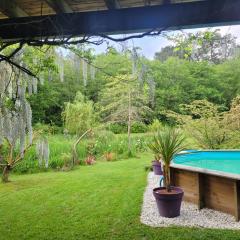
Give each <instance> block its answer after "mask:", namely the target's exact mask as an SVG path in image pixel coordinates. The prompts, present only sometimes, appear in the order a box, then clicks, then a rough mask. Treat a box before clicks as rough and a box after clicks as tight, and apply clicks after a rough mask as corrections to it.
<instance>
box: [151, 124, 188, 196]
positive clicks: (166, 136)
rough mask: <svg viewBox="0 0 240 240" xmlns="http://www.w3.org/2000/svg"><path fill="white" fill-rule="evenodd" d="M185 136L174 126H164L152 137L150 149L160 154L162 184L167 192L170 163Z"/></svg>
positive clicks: (181, 148)
mask: <svg viewBox="0 0 240 240" xmlns="http://www.w3.org/2000/svg"><path fill="white" fill-rule="evenodd" d="M184 140H185V138H184V137H183V136H182V134H181V133H180V132H179V131H178V130H177V129H174V128H169V127H168V128H164V129H163V130H162V131H158V132H157V134H156V135H155V136H154V138H153V143H152V144H151V149H152V150H153V151H154V153H155V154H156V153H157V155H161V156H162V162H163V175H164V185H165V187H166V189H167V191H168V192H170V191H171V182H170V164H171V161H172V159H173V157H174V155H175V154H177V153H178V152H180V151H182V150H183V149H184V146H183V142H184Z"/></svg>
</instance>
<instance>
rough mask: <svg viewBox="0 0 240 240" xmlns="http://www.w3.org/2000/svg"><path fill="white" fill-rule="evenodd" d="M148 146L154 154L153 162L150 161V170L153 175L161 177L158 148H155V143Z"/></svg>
mask: <svg viewBox="0 0 240 240" xmlns="http://www.w3.org/2000/svg"><path fill="white" fill-rule="evenodd" d="M148 146H149V148H150V149H151V150H152V151H153V153H154V160H153V161H152V169H153V172H154V174H155V175H163V171H162V165H161V154H159V151H158V147H157V146H156V142H155V141H153V142H152V143H150V144H149V145H148Z"/></svg>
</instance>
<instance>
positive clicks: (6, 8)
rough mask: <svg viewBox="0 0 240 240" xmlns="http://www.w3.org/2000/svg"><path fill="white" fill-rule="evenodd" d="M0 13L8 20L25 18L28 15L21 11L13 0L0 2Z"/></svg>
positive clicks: (1, 0) (0, 0)
mask: <svg viewBox="0 0 240 240" xmlns="http://www.w3.org/2000/svg"><path fill="white" fill-rule="evenodd" d="M0 11H1V12H2V13H4V14H5V15H6V16H8V17H10V18H16V17H27V16H28V14H27V13H26V12H25V11H24V10H23V9H21V8H20V7H19V6H18V5H17V4H16V3H15V1H14V0H11V1H10V0H0Z"/></svg>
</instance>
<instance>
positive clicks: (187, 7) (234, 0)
mask: <svg viewBox="0 0 240 240" xmlns="http://www.w3.org/2000/svg"><path fill="white" fill-rule="evenodd" d="M239 12H240V1H239V0H206V1H194V2H184V3H178V4H166V5H156V6H151V7H138V8H121V9H118V10H113V11H110V10H106V11H94V12H81V13H75V12H74V13H64V14H57V15H49V16H38V17H25V18H10V19H2V20H0V38H1V40H2V41H3V42H7V41H10V40H21V39H30V38H36V37H57V36H59V37H60V38H61V37H62V36H81V35H94V34H99V33H104V34H114V33H115V34H120V33H121V34H122V33H131V32H132V33H134V32H142V31H149V30H152V29H168V30H170V29H183V28H197V27H207V26H226V25H233V24H239V23H240V14H239Z"/></svg>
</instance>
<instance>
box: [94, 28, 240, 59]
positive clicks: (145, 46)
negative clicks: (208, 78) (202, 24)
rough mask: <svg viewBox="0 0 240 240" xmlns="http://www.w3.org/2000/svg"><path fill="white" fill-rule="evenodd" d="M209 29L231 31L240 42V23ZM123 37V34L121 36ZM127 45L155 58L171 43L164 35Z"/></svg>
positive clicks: (101, 50) (115, 44)
mask: <svg viewBox="0 0 240 240" xmlns="http://www.w3.org/2000/svg"><path fill="white" fill-rule="evenodd" d="M209 29H220V31H221V33H222V34H226V33H231V34H233V35H234V36H236V37H237V42H240V25H233V26H224V27H214V28H209ZM204 30H206V28H198V29H191V30H184V32H197V31H204ZM177 32H179V31H171V32H167V34H176V33H177ZM120 37H121V36H120ZM110 44H111V45H114V46H115V47H116V48H117V49H121V48H122V46H121V44H120V43H115V42H110ZM125 44H127V46H129V47H132V46H135V47H140V48H141V49H142V50H141V53H142V54H143V55H144V56H146V57H147V58H149V59H153V57H154V53H155V52H157V51H160V50H161V48H162V47H165V46H167V45H170V44H171V42H169V41H168V40H167V39H166V38H164V37H162V36H157V37H144V38H141V39H134V40H130V41H128V42H127V43H125ZM106 47H107V45H106V44H102V45H100V46H95V47H94V49H95V52H96V53H101V52H104V51H105V50H106Z"/></svg>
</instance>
